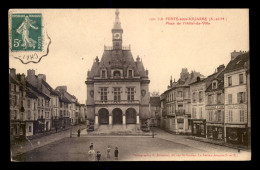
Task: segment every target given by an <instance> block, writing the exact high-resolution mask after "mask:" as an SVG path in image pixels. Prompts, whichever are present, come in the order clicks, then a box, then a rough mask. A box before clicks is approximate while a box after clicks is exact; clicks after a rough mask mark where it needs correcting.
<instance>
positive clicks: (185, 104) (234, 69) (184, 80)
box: [155, 51, 251, 145]
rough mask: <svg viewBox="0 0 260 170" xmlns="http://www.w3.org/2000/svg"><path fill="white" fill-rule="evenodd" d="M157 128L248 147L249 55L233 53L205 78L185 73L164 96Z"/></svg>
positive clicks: (249, 134)
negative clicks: (226, 62) (224, 62)
mask: <svg viewBox="0 0 260 170" xmlns="http://www.w3.org/2000/svg"><path fill="white" fill-rule="evenodd" d="M160 102H161V106H160V112H159V113H158V114H157V115H156V116H155V117H156V118H157V125H158V126H159V127H161V128H163V129H165V130H168V131H172V132H174V133H176V134H181V133H183V134H191V135H193V136H198V137H204V138H209V139H212V140H222V141H224V142H228V143H233V144H242V145H248V144H249V143H250V141H249V140H250V136H251V130H250V128H251V123H250V121H251V120H250V116H251V115H250V72H249V52H245V51H240V52H236V51H234V52H232V53H231V60H230V62H229V63H228V64H227V66H226V67H225V66H224V64H222V65H220V66H219V67H217V68H216V69H215V71H214V73H213V74H211V75H209V76H207V77H205V76H203V75H202V74H200V73H199V72H196V71H192V72H191V73H189V72H188V70H187V69H186V68H183V69H182V72H181V73H180V78H179V80H178V81H177V82H175V80H174V81H172V79H171V80H170V85H169V86H168V89H167V90H166V91H165V92H164V93H163V94H161V96H160Z"/></svg>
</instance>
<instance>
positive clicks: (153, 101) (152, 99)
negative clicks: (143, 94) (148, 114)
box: [150, 97, 161, 106]
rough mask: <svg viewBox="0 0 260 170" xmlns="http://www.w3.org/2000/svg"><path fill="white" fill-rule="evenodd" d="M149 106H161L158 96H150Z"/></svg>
mask: <svg viewBox="0 0 260 170" xmlns="http://www.w3.org/2000/svg"><path fill="white" fill-rule="evenodd" d="M150 104H151V106H161V101H160V97H150Z"/></svg>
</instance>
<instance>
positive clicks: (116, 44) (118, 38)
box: [112, 9, 123, 50]
mask: <svg viewBox="0 0 260 170" xmlns="http://www.w3.org/2000/svg"><path fill="white" fill-rule="evenodd" d="M115 14H116V18H115V22H114V27H113V29H112V40H113V49H115V50H122V34H123V29H122V28H121V22H120V20H119V11H118V9H117V10H116V12H115Z"/></svg>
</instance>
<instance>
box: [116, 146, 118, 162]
mask: <svg viewBox="0 0 260 170" xmlns="http://www.w3.org/2000/svg"><path fill="white" fill-rule="evenodd" d="M115 160H118V148H117V147H116V149H115Z"/></svg>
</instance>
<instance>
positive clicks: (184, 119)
mask: <svg viewBox="0 0 260 170" xmlns="http://www.w3.org/2000/svg"><path fill="white" fill-rule="evenodd" d="M186 120H187V119H186V117H185V116H183V130H184V133H186V126H185V125H186V123H185V122H186Z"/></svg>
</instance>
